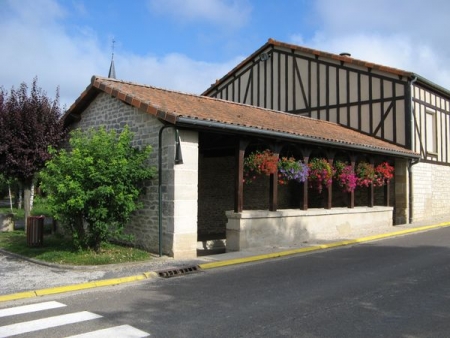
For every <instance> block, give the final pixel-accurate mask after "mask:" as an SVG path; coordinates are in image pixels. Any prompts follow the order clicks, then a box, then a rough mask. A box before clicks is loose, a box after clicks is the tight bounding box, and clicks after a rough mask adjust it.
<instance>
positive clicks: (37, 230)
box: [27, 216, 44, 246]
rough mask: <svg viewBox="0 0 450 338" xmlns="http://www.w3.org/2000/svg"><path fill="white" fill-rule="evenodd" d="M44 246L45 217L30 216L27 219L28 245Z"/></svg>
mask: <svg viewBox="0 0 450 338" xmlns="http://www.w3.org/2000/svg"><path fill="white" fill-rule="evenodd" d="M42 244H44V216H30V217H28V218H27V245H28V246H41V245H42Z"/></svg>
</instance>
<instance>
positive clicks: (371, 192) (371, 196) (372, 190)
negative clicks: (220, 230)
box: [369, 157, 375, 208]
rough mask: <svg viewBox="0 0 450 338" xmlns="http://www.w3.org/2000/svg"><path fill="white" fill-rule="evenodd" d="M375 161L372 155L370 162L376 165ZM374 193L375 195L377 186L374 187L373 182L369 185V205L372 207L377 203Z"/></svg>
mask: <svg viewBox="0 0 450 338" xmlns="http://www.w3.org/2000/svg"><path fill="white" fill-rule="evenodd" d="M374 162H375V161H374V159H373V158H372V157H371V158H370V159H369V163H370V164H371V165H374ZM374 195H375V188H374V186H373V183H372V184H370V185H369V207H370V208H373V206H374V205H375V198H374Z"/></svg>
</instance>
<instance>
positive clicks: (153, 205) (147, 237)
mask: <svg viewBox="0 0 450 338" xmlns="http://www.w3.org/2000/svg"><path fill="white" fill-rule="evenodd" d="M125 125H128V126H129V128H130V130H131V131H132V132H133V133H134V138H133V146H135V147H143V146H146V145H151V146H152V147H153V151H152V153H151V155H150V159H149V165H152V166H155V167H157V165H158V132H159V129H160V128H161V126H162V124H161V122H159V121H158V120H157V119H156V118H154V117H153V116H151V115H149V114H146V113H143V112H141V111H139V110H137V109H136V108H134V107H132V106H129V105H127V104H124V103H122V102H121V101H119V100H116V99H114V98H111V97H110V96H109V95H107V94H99V95H98V96H97V98H96V99H95V100H94V101H93V102H92V103H91V104H90V105H89V107H88V108H87V109H86V110H85V111H84V112H83V114H82V115H81V121H80V122H78V123H76V124H74V125H73V126H72V128H81V129H82V130H87V129H89V128H99V127H101V126H103V127H105V128H106V129H107V130H112V129H115V130H117V131H119V132H120V131H121V130H122V129H123V127H125ZM165 150H166V149H165ZM165 152H166V151H165ZM163 160H164V161H167V156H165V157H164V158H163ZM166 166H167V164H166ZM165 188H166V187H165ZM166 189H167V188H166ZM142 202H143V204H144V206H143V208H142V209H140V210H138V211H136V212H135V213H134V214H133V216H132V219H131V221H130V223H129V224H128V225H127V226H126V232H127V233H129V234H132V235H133V236H134V241H135V242H134V243H135V245H136V246H138V247H141V248H144V249H146V250H149V251H153V252H157V251H158V247H159V241H158V178H157V177H156V178H155V179H153V180H152V181H151V182H150V183H149V185H148V186H147V187H146V193H145V195H144V196H142Z"/></svg>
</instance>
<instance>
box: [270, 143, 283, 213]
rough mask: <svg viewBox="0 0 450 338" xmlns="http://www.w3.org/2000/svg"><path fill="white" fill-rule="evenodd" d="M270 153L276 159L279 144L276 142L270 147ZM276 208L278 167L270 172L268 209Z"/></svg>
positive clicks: (278, 153)
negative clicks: (273, 171) (272, 172)
mask: <svg viewBox="0 0 450 338" xmlns="http://www.w3.org/2000/svg"><path fill="white" fill-rule="evenodd" d="M271 148H272V153H273V155H274V156H276V158H277V159H278V158H279V156H280V151H281V145H279V144H277V145H274V146H272V147H271ZM277 209H278V169H277V171H276V172H275V173H274V174H270V196H269V210H270V211H277Z"/></svg>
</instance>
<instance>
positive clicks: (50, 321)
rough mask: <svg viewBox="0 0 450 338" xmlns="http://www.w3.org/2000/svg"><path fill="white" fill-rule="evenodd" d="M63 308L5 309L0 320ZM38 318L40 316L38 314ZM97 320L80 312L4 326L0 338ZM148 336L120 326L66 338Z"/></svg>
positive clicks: (41, 305)
mask: <svg viewBox="0 0 450 338" xmlns="http://www.w3.org/2000/svg"><path fill="white" fill-rule="evenodd" d="M63 307H66V305H65V304H62V303H59V302H55V301H50V302H43V303H37V304H31V305H23V306H16V307H11V308H6V309H0V318H9V317H13V316H17V315H23V314H28V313H33V312H34V313H40V312H42V313H45V311H47V310H52V309H58V308H63ZM38 316H40V314H38ZM99 318H103V317H102V316H100V315H97V314H95V313H92V312H88V311H80V312H74V313H68V314H62V315H56V316H50V317H46V318H41V319H34V320H29V321H24V322H19V323H14V324H9V325H4V326H0V338H6V337H13V336H16V335H19V334H26V333H32V332H36V331H42V330H46V329H50V328H54V327H59V326H63V325H68V324H76V323H83V322H85V321H88V320H95V319H99ZM103 326H104V325H103ZM44 332H45V331H44ZM78 332H79V331H78ZM149 336H150V334H149V333H147V332H144V331H141V330H139V329H136V328H134V327H133V326H130V325H120V326H115V327H109V328H104V329H99V330H96V331H91V332H86V333H82V334H77V335H73V336H70V337H67V338H115V337H117V338H144V337H149Z"/></svg>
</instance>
